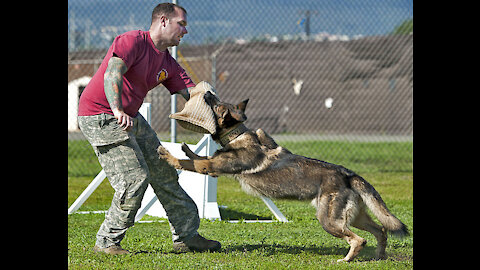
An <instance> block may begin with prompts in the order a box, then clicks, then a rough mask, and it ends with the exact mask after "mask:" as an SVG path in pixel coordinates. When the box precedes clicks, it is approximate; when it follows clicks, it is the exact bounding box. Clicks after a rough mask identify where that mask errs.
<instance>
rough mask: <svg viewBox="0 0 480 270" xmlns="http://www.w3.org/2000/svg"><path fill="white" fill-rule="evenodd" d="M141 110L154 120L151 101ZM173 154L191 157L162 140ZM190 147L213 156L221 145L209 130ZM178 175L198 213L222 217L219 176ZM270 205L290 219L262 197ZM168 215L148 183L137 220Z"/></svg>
mask: <svg viewBox="0 0 480 270" xmlns="http://www.w3.org/2000/svg"><path fill="white" fill-rule="evenodd" d="M139 112H140V113H141V114H142V116H143V117H144V118H145V120H146V121H147V122H148V123H149V124H150V121H151V104H150V103H143V105H142V107H141V108H140V110H139ZM161 143H162V145H163V146H164V147H165V148H167V150H168V151H170V153H172V155H174V156H175V157H177V158H182V159H188V157H187V156H186V155H185V153H184V152H183V151H182V150H181V144H180V143H170V142H161ZM189 147H190V149H191V150H192V151H193V152H194V153H196V154H198V155H200V156H211V155H213V153H214V152H215V151H216V150H217V149H218V148H219V145H218V144H217V143H216V142H215V141H214V140H213V139H212V136H211V135H210V134H205V135H204V136H203V138H202V139H201V140H200V141H199V142H198V143H197V144H196V145H189ZM177 173H178V176H179V180H178V181H179V183H180V186H181V187H182V188H183V189H184V190H185V192H187V194H188V195H189V196H190V197H191V198H192V199H193V201H194V202H195V204H196V205H197V208H198V215H199V217H200V218H205V219H211V220H213V219H219V220H221V216H220V211H219V209H218V204H217V181H218V179H217V178H216V177H211V176H209V175H203V174H199V173H194V172H189V171H181V170H177ZM106 177H107V176H106V174H105V172H104V170H101V171H100V172H99V173H98V174H97V176H96V177H95V178H94V179H93V180H92V182H91V183H90V184H89V185H88V187H87V188H86V189H85V190H84V191H83V192H82V194H80V196H79V197H78V198H77V199H76V200H75V202H74V203H73V204H72V205H71V206H70V207H69V208H68V214H69V215H70V214H72V213H75V212H76V211H77V210H78V209H79V208H80V206H82V204H83V203H84V202H85V201H86V200H87V199H88V197H90V195H91V194H92V193H93V192H94V191H95V190H96V189H97V187H98V186H99V185H100V184H101V183H102V182H103V180H104V179H105V178H106ZM260 198H261V199H262V201H263V202H264V203H265V204H266V205H267V207H268V209H269V210H270V211H271V212H272V213H273V215H274V216H275V217H276V218H277V219H278V220H279V221H281V222H288V220H287V218H286V217H285V216H284V215H283V214H282V212H281V211H280V210H279V209H278V207H277V206H276V205H275V204H274V203H273V201H272V200H270V199H269V198H267V197H263V196H261V197H260ZM93 212H97V213H104V212H106V211H91V213H93ZM146 214H147V215H150V216H156V217H163V218H167V215H166V213H165V210H164V209H163V206H162V204H161V203H160V202H159V201H158V198H157V196H156V195H155V193H154V192H153V188H152V187H151V185H148V188H147V190H146V191H145V194H144V196H143V200H142V204H141V207H140V209H139V210H138V212H137V215H136V216H135V222H138V221H140V220H141V219H142V217H143V216H144V215H146Z"/></svg>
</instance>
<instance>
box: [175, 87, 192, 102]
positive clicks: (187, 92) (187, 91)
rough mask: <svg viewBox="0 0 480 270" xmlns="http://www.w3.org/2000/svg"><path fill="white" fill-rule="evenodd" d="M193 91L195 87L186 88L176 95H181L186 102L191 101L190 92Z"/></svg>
mask: <svg viewBox="0 0 480 270" xmlns="http://www.w3.org/2000/svg"><path fill="white" fill-rule="evenodd" d="M192 89H193V87H190V88H184V89H182V90H179V91H178V92H176V93H175V94H178V95H181V96H182V97H183V98H184V99H185V100H187V101H188V100H189V99H190V91H191V90H192Z"/></svg>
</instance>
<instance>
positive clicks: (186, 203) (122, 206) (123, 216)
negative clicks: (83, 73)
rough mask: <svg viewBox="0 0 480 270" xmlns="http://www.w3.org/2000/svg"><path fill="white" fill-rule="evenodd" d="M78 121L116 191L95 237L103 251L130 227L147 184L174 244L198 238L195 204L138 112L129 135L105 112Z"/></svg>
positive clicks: (121, 236) (121, 237)
mask: <svg viewBox="0 0 480 270" xmlns="http://www.w3.org/2000/svg"><path fill="white" fill-rule="evenodd" d="M78 122H79V126H80V129H81V130H82V132H83V134H84V135H85V137H86V138H87V139H88V141H89V142H90V144H91V145H92V146H93V149H94V150H95V153H96V155H97V157H98V160H99V162H100V164H101V165H102V167H103V169H104V170H105V173H106V175H107V177H108V180H109V181H110V184H111V185H112V187H113V189H114V190H115V194H114V196H113V200H112V204H111V206H110V209H108V212H107V213H106V215H105V220H104V222H103V223H102V225H101V226H100V229H99V231H98V233H97V242H96V245H97V246H99V247H102V248H105V247H109V246H111V245H114V244H119V243H120V241H121V240H122V239H123V237H124V236H125V233H126V231H127V229H128V228H129V227H131V226H132V225H133V224H134V219H135V215H136V213H137V211H138V209H139V208H140V206H141V202H142V198H143V195H144V193H145V190H146V189H147V186H148V184H150V185H151V186H152V188H153V190H154V192H155V194H156V196H157V197H158V199H159V201H160V203H161V204H162V205H163V207H164V209H165V212H166V213H167V216H168V220H169V223H170V228H171V231H172V239H173V242H181V241H184V240H187V239H189V238H191V237H193V236H194V235H196V234H197V229H198V227H199V224H200V219H199V216H198V210H197V206H196V205H195V202H194V201H193V200H192V199H191V198H190V197H189V196H188V194H187V193H186V192H185V191H184V190H183V189H182V187H181V186H180V185H179V183H178V176H177V172H176V170H175V169H174V168H173V167H171V166H170V165H168V164H167V163H166V162H165V161H163V160H161V159H159V158H158V154H157V151H156V150H157V148H158V146H159V145H160V141H159V140H158V138H157V135H156V133H155V132H154V131H153V129H152V128H151V127H150V125H149V124H148V123H147V121H145V119H144V118H143V117H142V115H141V114H138V115H137V117H135V118H134V125H133V127H131V128H130V130H129V131H128V132H127V131H123V130H122V128H121V127H120V126H119V125H118V124H117V120H116V119H115V117H113V115H109V114H99V115H93V116H79V117H78Z"/></svg>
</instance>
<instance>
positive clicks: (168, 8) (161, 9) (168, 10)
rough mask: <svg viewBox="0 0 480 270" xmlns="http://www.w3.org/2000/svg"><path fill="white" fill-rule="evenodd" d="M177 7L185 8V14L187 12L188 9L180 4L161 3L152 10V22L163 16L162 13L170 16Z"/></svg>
mask: <svg viewBox="0 0 480 270" xmlns="http://www.w3.org/2000/svg"><path fill="white" fill-rule="evenodd" d="M175 7H177V8H179V9H181V10H183V12H184V13H185V15H186V14H187V11H186V10H185V9H184V8H183V7H181V6H179V5H176V4H173V3H160V4H158V5H157V6H156V7H155V8H154V9H153V11H152V22H151V23H150V24H152V23H153V21H154V20H155V19H157V18H159V17H161V16H162V15H165V16H166V17H167V18H168V17H169V16H170V15H172V14H173V13H175Z"/></svg>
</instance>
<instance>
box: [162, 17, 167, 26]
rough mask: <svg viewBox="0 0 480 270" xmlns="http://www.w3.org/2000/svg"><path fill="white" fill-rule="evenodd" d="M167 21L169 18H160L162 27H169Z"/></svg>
mask: <svg viewBox="0 0 480 270" xmlns="http://www.w3.org/2000/svg"><path fill="white" fill-rule="evenodd" d="M167 20H168V18H167V17H165V16H162V17H160V25H161V26H163V27H165V26H167Z"/></svg>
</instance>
